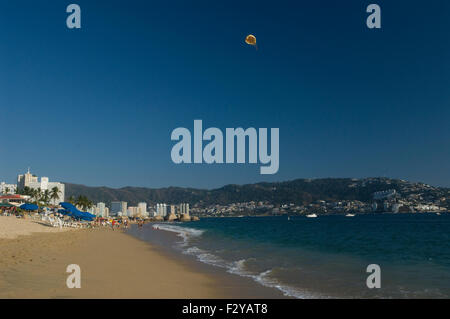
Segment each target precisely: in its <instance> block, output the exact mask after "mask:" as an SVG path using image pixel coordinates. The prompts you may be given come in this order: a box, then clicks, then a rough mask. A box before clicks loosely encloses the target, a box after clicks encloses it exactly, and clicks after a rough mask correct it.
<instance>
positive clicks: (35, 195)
mask: <svg viewBox="0 0 450 319" xmlns="http://www.w3.org/2000/svg"><path fill="white" fill-rule="evenodd" d="M41 196H42V192H41V188H40V187H39V188H34V189H31V197H32V198H34V201H35V202H36V203H37V202H39V201H40V200H41Z"/></svg>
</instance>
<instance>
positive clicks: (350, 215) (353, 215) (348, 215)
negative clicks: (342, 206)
mask: <svg viewBox="0 0 450 319" xmlns="http://www.w3.org/2000/svg"><path fill="white" fill-rule="evenodd" d="M345 217H355V214H347V215H345Z"/></svg>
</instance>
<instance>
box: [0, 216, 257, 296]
mask: <svg viewBox="0 0 450 319" xmlns="http://www.w3.org/2000/svg"><path fill="white" fill-rule="evenodd" d="M0 229H1V233H0V236H1V238H0V254H1V259H0V298H231V297H239V296H240V297H243V298H245V297H251V296H252V293H251V291H252V289H251V288H249V287H246V284H245V280H244V281H242V280H234V281H233V280H231V281H230V280H229V278H227V277H226V278H221V277H220V276H214V275H212V274H211V273H208V272H204V271H202V270H201V269H198V268H196V267H194V266H193V265H192V264H190V263H189V262H188V261H185V260H182V259H174V258H172V257H170V256H168V255H166V254H164V253H163V252H161V251H160V250H159V249H157V248H155V247H152V246H151V245H150V244H148V243H146V242H144V241H141V240H139V239H136V238H134V237H132V236H130V235H127V234H125V233H123V232H121V231H117V230H116V231H112V230H110V229H109V228H106V229H81V230H69V231H62V230H60V229H58V228H52V227H48V226H44V225H41V224H37V223H35V222H33V221H31V220H20V219H15V218H14V217H0ZM70 264H77V265H79V266H80V268H81V288H79V289H77V288H73V289H69V288H67V286H66V279H67V277H68V276H69V274H68V273H66V268H67V266H68V265H70ZM239 286H242V287H239ZM241 288H244V289H241ZM246 288H248V289H246ZM249 291H250V292H249ZM263 291H264V290H263Z"/></svg>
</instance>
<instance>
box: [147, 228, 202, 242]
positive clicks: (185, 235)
mask: <svg viewBox="0 0 450 319" xmlns="http://www.w3.org/2000/svg"><path fill="white" fill-rule="evenodd" d="M153 229H160V230H165V231H169V232H173V233H176V234H177V235H178V236H179V237H181V238H182V239H183V242H182V243H181V244H182V245H183V246H186V245H187V244H188V241H189V238H190V237H199V236H201V235H202V234H203V233H204V231H203V230H199V229H194V228H188V227H180V226H176V225H166V224H155V225H153Z"/></svg>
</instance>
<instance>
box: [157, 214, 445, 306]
mask: <svg viewBox="0 0 450 319" xmlns="http://www.w3.org/2000/svg"><path fill="white" fill-rule="evenodd" d="M152 227H153V229H155V228H157V229H158V231H161V230H165V231H170V232H175V233H176V234H177V235H178V239H179V240H178V241H177V242H176V243H175V244H174V248H175V249H176V250H177V251H179V252H180V253H182V254H185V255H190V256H192V257H193V258H195V259H197V260H198V261H199V262H203V263H207V264H210V265H213V266H216V267H218V268H221V269H223V271H227V272H229V273H233V274H236V275H237V276H245V277H250V278H252V279H253V280H255V281H256V282H258V283H259V284H261V285H264V286H267V287H272V288H273V289H278V290H280V291H281V292H282V293H283V294H285V295H286V296H291V297H295V298H449V297H450V214H448V215H445V214H443V215H441V216H438V215H435V214H376V215H375V214H373V215H356V216H355V217H345V216H319V217H318V218H306V217H303V216H295V217H290V220H288V219H287V217H242V218H204V219H201V220H200V221H198V222H191V223H157V224H153V225H152ZM369 264H378V265H379V266H380V268H381V288H379V289H369V288H367V285H366V279H367V277H368V276H369V275H370V274H369V273H367V272H366V269H367V266H368V265H369Z"/></svg>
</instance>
